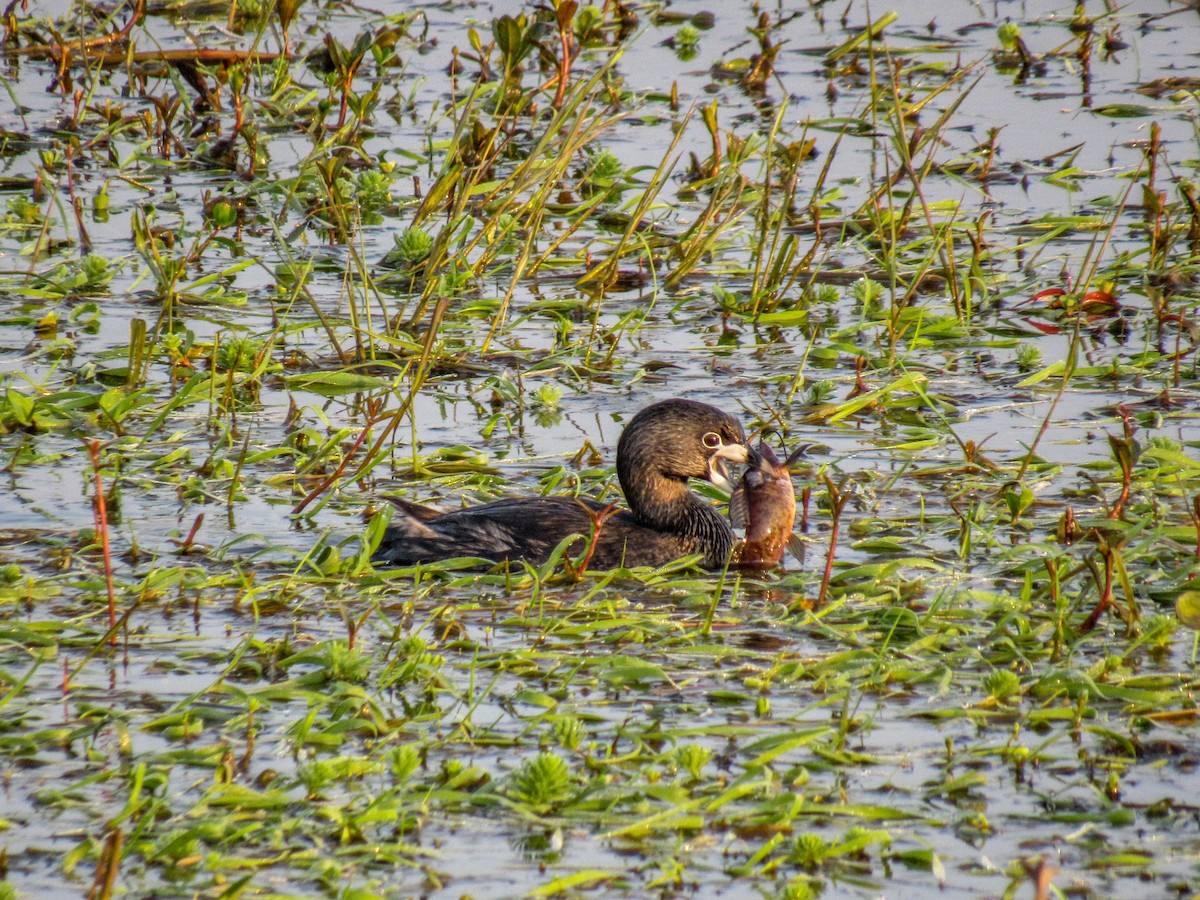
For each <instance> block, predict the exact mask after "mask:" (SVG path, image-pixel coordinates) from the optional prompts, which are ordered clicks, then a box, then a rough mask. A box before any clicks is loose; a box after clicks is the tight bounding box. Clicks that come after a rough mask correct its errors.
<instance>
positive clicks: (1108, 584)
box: [1079, 549, 1113, 634]
mask: <svg viewBox="0 0 1200 900" xmlns="http://www.w3.org/2000/svg"><path fill="white" fill-rule="evenodd" d="M1100 552H1101V553H1102V554H1103V556H1104V590H1103V591H1102V592H1101V594H1100V602H1099V603H1097V604H1096V608H1095V609H1093V610H1092V611H1091V613H1089V614H1088V617H1087V618H1086V619H1084V620H1083V624H1082V625H1080V626H1079V632H1080V633H1081V634H1086V633H1087V632H1089V631H1091V630H1092V629H1093V628H1095V627H1096V623H1098V622H1099V621H1100V617H1101V616H1102V615H1104V613H1105V612H1106V611H1107V610H1108V609H1109V607H1111V606H1112V605H1113V598H1112V593H1113V556H1112V551H1111V550H1104V549H1102V550H1101V551H1100Z"/></svg>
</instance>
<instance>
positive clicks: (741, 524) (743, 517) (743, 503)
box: [729, 484, 750, 531]
mask: <svg viewBox="0 0 1200 900" xmlns="http://www.w3.org/2000/svg"><path fill="white" fill-rule="evenodd" d="M749 497H750V492H749V491H748V490H746V489H745V487H744V485H740V484H739V485H738V488H737V490H736V491H734V492H733V496H732V497H730V498H729V521H730V522H731V523H732V524H733V528H734V530H735V531H744V530H745V528H746V526H747V525H749V524H750V500H749Z"/></svg>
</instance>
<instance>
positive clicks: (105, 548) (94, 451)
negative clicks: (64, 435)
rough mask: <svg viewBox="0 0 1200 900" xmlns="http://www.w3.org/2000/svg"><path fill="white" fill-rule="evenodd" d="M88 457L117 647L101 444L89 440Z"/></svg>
mask: <svg viewBox="0 0 1200 900" xmlns="http://www.w3.org/2000/svg"><path fill="white" fill-rule="evenodd" d="M87 449H88V455H89V456H91V458H92V471H93V472H94V473H95V475H96V505H95V507H94V510H95V514H96V534H97V535H99V537H100V550H101V552H102V553H103V555H104V584H105V586H106V587H107V588H108V629H109V631H110V632H111V634H110V635H109V638H108V642H109V643H110V644H112V645H113V646H114V647H115V646H116V645H117V631H116V628H117V594H116V590H115V589H114V588H113V571H112V547H111V546H110V544H109V541H108V507H107V506H106V505H105V502H104V478H103V477H102V476H101V474H100V442H99V441H98V440H96V439H95V438H88V440H87Z"/></svg>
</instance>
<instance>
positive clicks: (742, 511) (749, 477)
mask: <svg viewBox="0 0 1200 900" xmlns="http://www.w3.org/2000/svg"><path fill="white" fill-rule="evenodd" d="M803 450H804V448H801V449H800V450H797V451H796V452H795V453H793V454H792V455H791V456H789V457H788V458H787V459H786V460H784V461H783V462H780V461H779V458H778V457H777V456H776V455H775V453H774V451H772V450H771V448H770V447H769V446H768V445H767V444H765V443H759V445H758V447H756V448H755V449H754V450H752V451H751V452H750V454H749V459H748V460H747V463H748V466H747V469H746V471H745V473H743V475H742V478H741V480H740V481H739V482H738V485H737V487H736V488H735V489H734V491H733V495H732V496H731V497H730V500H729V518H730V521H731V522H732V523H733V527H734V529H735V530H737V531H744V533H745V537H744V538H743V539H742V541H741V542H740V543H738V544H737V545H736V546H735V547H734V550H733V558H732V560H731V564H732V565H734V566H738V567H741V568H755V569H770V568H773V567H775V566H777V565H779V563H780V561H781V560H782V559H783V551H784V550H785V549H786V548H788V547H789V546H791V547H793V552H794V550H795V548H796V547H797V546H798V545H799V541H798V539H796V537H795V535H794V534H793V531H792V529H793V528H794V527H795V524H796V490H795V488H794V487H793V486H792V475H791V472H790V471H789V469H788V467H789V466H790V465H791V464H792V463H794V462H795V461H796V459H797V458H798V457H799V456H800V455H801V453H803Z"/></svg>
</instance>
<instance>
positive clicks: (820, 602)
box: [817, 506, 841, 608]
mask: <svg viewBox="0 0 1200 900" xmlns="http://www.w3.org/2000/svg"><path fill="white" fill-rule="evenodd" d="M839 519H841V510H839V509H838V508H837V507H836V506H835V507H834V510H833V524H832V526H831V528H830V532H829V552H828V553H827V554H826V555H825V571H824V572H823V573H822V575H821V590H820V592H819V593H818V594H817V607H818V608H820V607H822V606H824V605H825V599H826V597H827V596H828V595H829V582H830V581H831V580H833V557H834V554H835V553H836V552H837V542H838V525H839Z"/></svg>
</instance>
